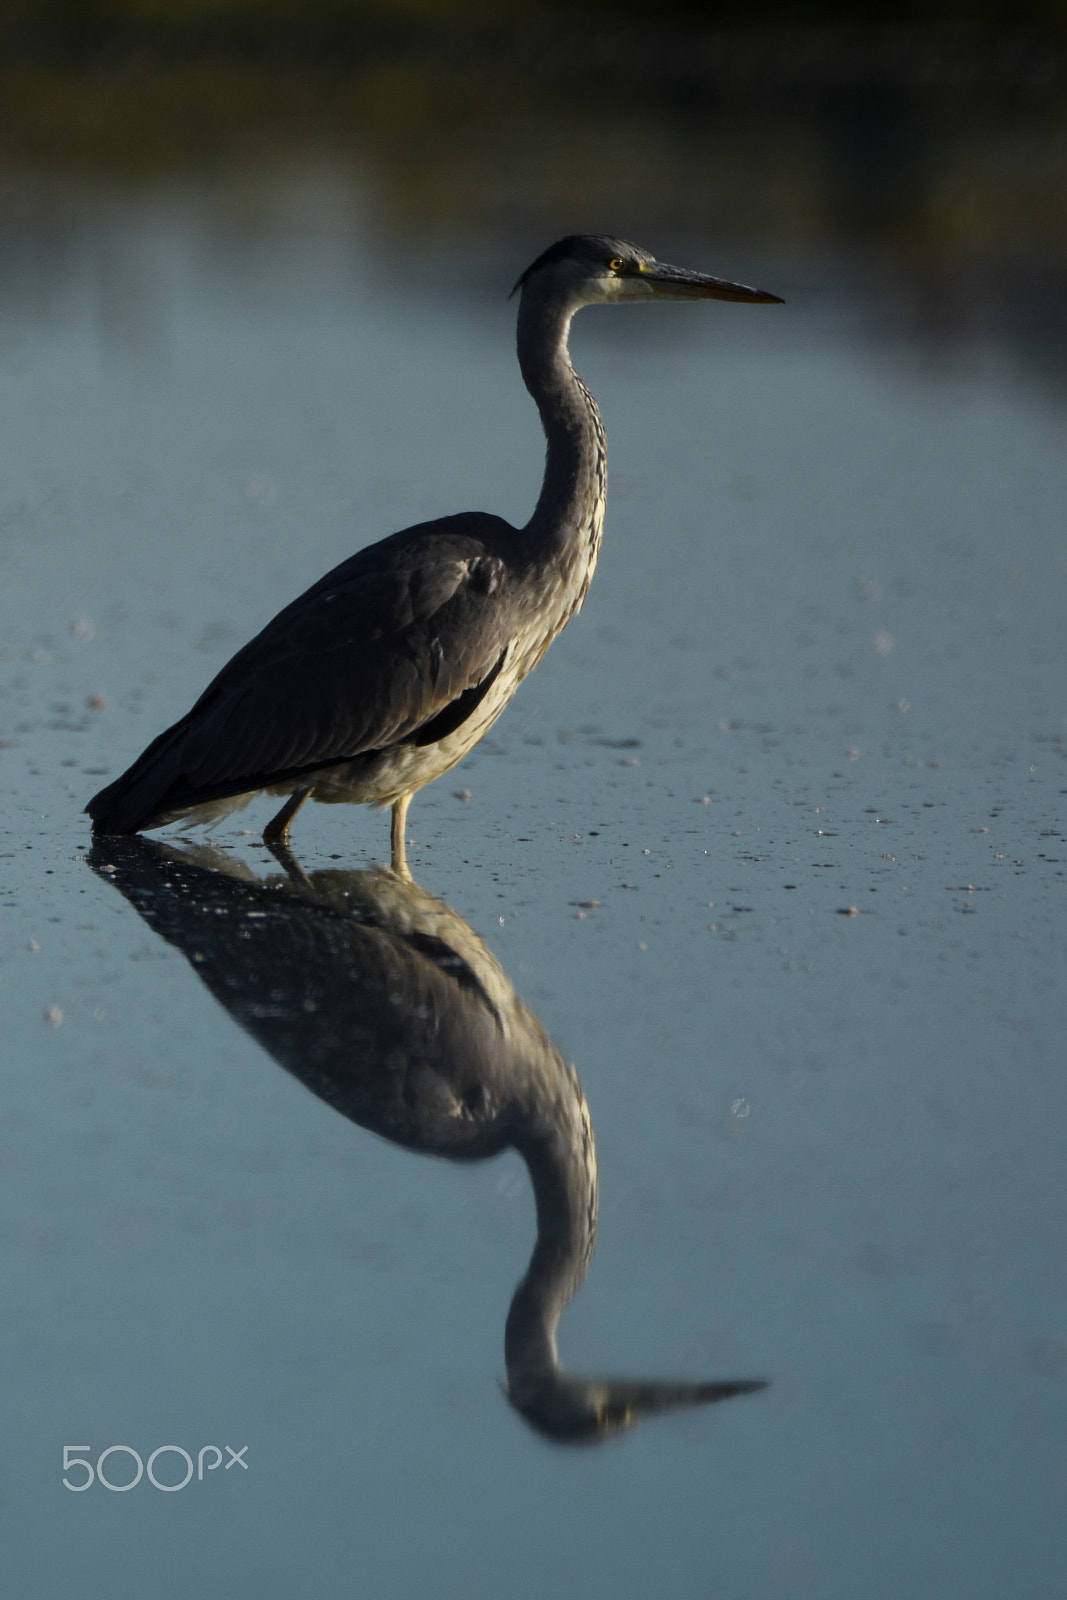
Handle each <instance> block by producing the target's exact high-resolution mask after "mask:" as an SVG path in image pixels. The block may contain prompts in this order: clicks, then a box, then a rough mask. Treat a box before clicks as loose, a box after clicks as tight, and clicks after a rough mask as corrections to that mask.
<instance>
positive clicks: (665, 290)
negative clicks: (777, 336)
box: [638, 261, 785, 306]
mask: <svg viewBox="0 0 1067 1600" xmlns="http://www.w3.org/2000/svg"><path fill="white" fill-rule="evenodd" d="M638 271H639V273H640V275H641V278H642V280H643V282H645V283H647V285H648V287H649V288H650V289H651V290H652V292H653V294H655V295H657V296H659V297H660V298H661V299H663V300H744V301H746V302H747V303H748V304H749V305H757V306H780V305H784V304H785V301H784V300H783V299H782V298H781V296H780V295H777V294H768V293H767V291H766V289H752V288H750V287H749V285H748V284H747V283H730V282H729V281H728V280H727V279H726V278H712V277H710V276H709V274H708V273H706V272H689V271H688V270H687V269H686V268H685V267H672V266H669V265H668V263H667V262H666V261H650V262H649V263H648V264H647V265H646V264H645V263H644V262H642V263H641V264H640V266H639V267H638Z"/></svg>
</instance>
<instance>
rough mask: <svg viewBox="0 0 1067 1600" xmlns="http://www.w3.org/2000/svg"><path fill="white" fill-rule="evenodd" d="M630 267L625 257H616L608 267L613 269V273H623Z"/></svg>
mask: <svg viewBox="0 0 1067 1600" xmlns="http://www.w3.org/2000/svg"><path fill="white" fill-rule="evenodd" d="M629 265H630V263H629V262H628V261H627V260H626V258H625V257H624V256H615V257H614V259H613V260H611V261H609V262H608V266H609V267H610V268H611V270H612V272H622V270H623V269H624V268H625V267H628V266H629Z"/></svg>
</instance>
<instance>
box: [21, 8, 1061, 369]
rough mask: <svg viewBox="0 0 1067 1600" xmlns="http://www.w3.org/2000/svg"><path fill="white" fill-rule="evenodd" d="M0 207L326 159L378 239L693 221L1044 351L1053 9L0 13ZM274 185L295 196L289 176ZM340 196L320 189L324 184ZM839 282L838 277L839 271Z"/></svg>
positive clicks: (1054, 142) (495, 239) (1050, 340)
mask: <svg viewBox="0 0 1067 1600" xmlns="http://www.w3.org/2000/svg"><path fill="white" fill-rule="evenodd" d="M0 10H2V18H0V106H2V112H0V163H2V168H0V183H2V189H0V219H2V225H3V227H4V228H5V230H6V231H7V233H8V235H9V238H8V240H7V242H6V248H7V249H8V250H10V248H11V238H10V235H11V234H12V233H14V234H15V235H16V236H17V233H18V229H19V227H20V224H21V225H23V226H25V225H27V221H28V215H32V214H33V213H35V212H36V213H37V214H38V215H40V212H41V210H42V208H44V209H47V204H48V202H47V200H46V198H45V197H44V195H43V193H42V187H41V184H42V179H48V180H49V181H50V182H51V183H60V182H63V183H65V184H68V185H69V184H72V183H76V182H83V183H84V182H85V181H87V180H90V179H92V180H96V181H98V182H100V181H106V182H109V183H121V184H126V185H136V184H141V185H143V184H147V183H151V184H156V185H158V184H160V183H165V182H176V181H180V180H181V179H183V178H186V179H187V178H188V177H189V176H190V175H191V174H197V175H199V176H201V177H203V176H204V175H205V174H206V173H210V172H213V173H215V174H216V175H218V176H219V177H225V178H226V179H227V180H228V181H229V182H231V183H233V184H235V185H239V184H240V182H241V181H242V179H243V180H244V181H245V183H246V184H248V185H249V192H248V193H247V194H246V195H245V197H244V200H245V205H246V207H249V208H253V209H256V208H258V209H260V210H262V208H264V207H267V208H269V206H270V187H271V186H270V185H269V184H267V185H264V184H263V182H262V181H260V182H259V183H254V182H253V179H254V176H255V175H258V176H259V178H260V180H262V175H263V173H264V172H265V171H273V172H275V173H277V172H278V171H279V169H281V168H285V169H286V170H287V173H288V175H289V176H290V178H291V176H292V174H293V172H294V170H297V169H301V168H303V169H304V170H305V171H308V170H310V169H312V168H313V167H318V168H319V169H321V168H322V167H323V166H324V165H326V164H328V165H329V167H330V170H331V173H332V175H333V180H334V183H335V184H340V185H341V186H342V187H343V188H347V190H348V191H349V192H350V195H351V198H352V203H353V204H354V205H355V206H357V207H358V210H359V214H360V221H361V226H362V228H363V229H364V230H369V231H370V232H372V233H375V234H377V235H379V236H380V237H383V238H388V239H390V240H393V241H397V242H403V241H407V240H412V239H417V240H419V241H420V242H421V243H422V244H423V245H424V246H427V247H429V246H430V245H431V244H432V243H433V242H434V241H442V242H443V241H450V242H452V243H455V242H456V241H457V240H463V241H464V242H466V243H471V242H477V243H479V244H480V245H482V246H492V245H496V244H499V243H500V242H501V241H502V240H507V241H508V242H509V243H510V242H511V241H512V240H513V239H515V238H516V237H521V238H523V239H524V240H529V241H531V242H538V241H542V240H544V239H545V238H547V237H551V236H554V235H558V234H560V233H563V232H566V231H573V230H583V231H588V230H591V229H601V228H603V229H611V230H612V231H617V232H620V233H622V234H623V235H624V236H626V235H631V236H634V237H637V238H639V239H643V238H645V237H646V236H647V237H649V238H653V239H657V238H659V239H662V238H663V237H676V236H678V235H681V234H688V235H692V234H694V233H701V234H703V233H708V232H713V233H715V234H717V235H719V236H725V237H727V238H732V239H736V240H737V241H739V242H740V241H743V242H744V245H745V248H746V250H747V251H748V253H749V255H750V256H751V255H752V253H753V251H755V250H759V249H761V248H762V249H763V250H765V251H773V253H775V255H777V256H779V257H780V256H781V255H782V254H783V253H785V252H792V253H793V254H794V255H795V256H796V257H797V258H798V259H807V260H808V261H809V263H810V262H811V261H812V260H813V259H815V258H818V257H820V256H825V255H826V254H827V253H829V252H835V253H836V252H840V251H841V250H848V251H852V252H856V253H857V254H858V255H859V256H860V257H861V258H863V260H864V261H865V262H866V263H867V265H868V267H869V268H870V269H871V270H880V271H885V272H890V273H892V274H893V275H894V276H895V277H896V278H897V279H898V281H899V284H900V287H901V292H902V294H903V296H904V299H905V304H904V305H897V306H895V308H894V309H895V312H896V313H897V315H899V316H905V315H906V316H907V317H908V318H909V319H910V321H911V323H912V325H913V328H914V331H915V332H916V333H917V335H918V336H921V337H926V338H928V339H930V340H931V341H936V342H937V343H938V344H940V345H947V346H951V344H952V342H953V340H954V339H955V338H961V337H966V334H967V331H968V329H973V326H974V324H976V323H981V324H982V325H983V327H984V328H985V330H986V331H988V330H989V328H990V326H995V327H996V328H997V330H998V333H999V335H1000V336H1001V337H1003V338H1004V339H1005V340H1006V341H1008V342H1010V343H1011V345H1012V346H1013V347H1015V348H1016V349H1017V350H1018V351H1019V352H1020V354H1021V355H1022V356H1023V357H1024V358H1025V359H1027V360H1028V361H1032V362H1033V363H1034V364H1035V366H1038V367H1040V368H1044V369H1046V370H1049V369H1052V368H1054V367H1056V365H1057V364H1058V362H1059V361H1060V359H1061V358H1062V355H1063V343H1064V311H1063V305H1064V297H1063V295H1062V293H1059V292H1057V290H1058V288H1062V282H1063V270H1064V259H1065V254H1067V5H1065V4H1064V0H1025V3H1012V4H1009V3H1007V0H977V3H975V0H971V3H966V0H933V3H923V0H914V3H912V4H899V3H890V0H883V3H881V4H876V5H868V6H865V7H863V8H861V9H860V10H859V11H857V8H856V7H854V6H851V5H846V4H843V3H838V4H819V3H817V0H811V3H800V4H787V3H779V4H775V3H773V0H772V3H771V4H769V5H761V6H760V7H759V8H757V10H756V12H755V13H753V14H751V15H746V16H745V17H744V19H743V20H742V19H741V18H740V16H739V13H738V10H737V8H736V7H733V6H729V5H721V4H715V3H705V4H697V3H693V0H689V3H687V0H663V3H660V4H657V5H656V6H655V7H650V6H648V5H643V4H639V3H638V0H615V3H613V4H612V5H611V6H605V5H603V4H599V3H597V0H507V3H494V0H5V3H4V5H3V7H2V8H0ZM287 192H291V190H288V191H287ZM335 193H336V190H335ZM850 271H851V273H852V274H853V275H854V274H855V272H856V271H857V264H856V263H853V264H852V265H851V268H850Z"/></svg>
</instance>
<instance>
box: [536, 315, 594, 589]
mask: <svg viewBox="0 0 1067 1600" xmlns="http://www.w3.org/2000/svg"><path fill="white" fill-rule="evenodd" d="M576 309H577V307H575V306H573V305H563V304H560V303H559V302H558V301H557V302H552V301H550V300H546V299H544V298H543V297H541V296H540V295H538V294H537V293H536V291H534V290H531V289H530V288H526V289H524V291H523V297H522V301H521V303H520V305H519V331H518V351H519V367H520V369H521V371H522V377H523V382H524V383H525V384H526V387H527V389H528V390H529V391H530V393H531V395H532V396H533V398H534V400H535V401H536V403H537V409H538V411H539V412H540V414H541V424H542V426H543V428H544V430H545V438H546V439H547V441H548V450H547V455H546V458H545V477H544V482H543V484H542V486H541V495H540V498H539V499H538V502H537V506H536V508H535V510H534V514H533V516H532V517H531V518H530V521H529V522H528V523H527V525H526V528H525V530H524V531H525V533H526V535H527V537H528V539H529V540H530V541H531V542H532V544H533V546H534V548H535V550H536V551H537V553H538V554H539V555H544V556H560V555H564V556H565V555H568V554H578V553H580V552H586V553H588V555H589V556H590V558H591V561H592V562H595V560H596V554H597V550H598V548H599V544H600V531H601V527H602V525H603V520H604V504H605V498H606V494H607V442H606V439H605V436H604V427H603V424H602V423H601V420H600V412H599V411H598V410H597V406H596V401H595V400H594V399H593V396H592V395H591V394H590V393H589V390H588V389H587V388H586V387H585V384H584V383H583V382H582V380H581V379H580V378H579V376H578V374H577V373H576V372H575V370H574V367H573V366H572V365H571V358H570V352H569V350H568V348H567V338H568V335H569V333H570V324H571V318H572V316H573V315H574V312H575V310H576ZM589 575H590V576H591V568H590V573H589Z"/></svg>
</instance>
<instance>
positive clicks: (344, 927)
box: [89, 838, 764, 1442]
mask: <svg viewBox="0 0 1067 1600" xmlns="http://www.w3.org/2000/svg"><path fill="white" fill-rule="evenodd" d="M282 859H283V862H284V864H285V865H286V875H285V876H281V875H277V876H274V877H271V878H268V879H266V880H263V879H260V878H258V877H257V876H256V875H255V874H254V873H253V872H252V870H251V869H250V868H249V867H248V866H247V865H246V864H245V863H243V862H239V861H236V860H234V859H233V858H231V857H229V856H225V855H223V854H222V853H221V852H219V851H216V850H213V849H211V848H209V847H199V848H186V849H184V850H180V851H179V850H177V849H175V848H173V847H169V846H165V845H162V844H158V843H156V842H155V841H152V840H145V839H140V838H107V839H104V840H101V841H100V842H98V843H97V844H95V845H94V847H93V850H92V853H91V855H90V857H89V862H90V865H91V866H92V868H93V870H94V871H95V872H97V873H98V874H100V875H101V876H102V877H104V878H106V879H107V880H108V881H109V882H111V883H113V884H114V886H115V887H116V888H117V889H119V890H120V891H121V893H122V894H123V895H125V897H126V898H127V900H129V901H130V903H131V904H132V905H133V906H134V907H135V908H136V909H137V911H139V912H140V914H141V916H142V917H143V918H144V920H145V921H146V922H147V923H148V924H149V926H150V927H151V928H152V929H153V930H154V931H155V932H156V933H158V934H159V935H160V936H161V937H162V938H164V939H166V940H167V941H168V942H169V943H170V944H173V945H175V946H176V947H177V948H178V949H179V950H181V952H182V953H183V954H184V955H185V956H186V957H187V958H188V959H189V961H190V962H191V963H192V964H193V966H194V969H195V971H196V972H197V973H198V975H199V976H200V978H202V979H203V981H204V983H205V984H206V985H207V987H208V988H209V989H210V990H211V993H212V994H213V995H214V996H215V998H216V999H217V1000H219V1001H220V1002H221V1004H222V1005H224V1006H225V1008H226V1010H227V1011H228V1012H229V1013H230V1014H231V1016H232V1017H233V1018H234V1019H235V1020H236V1021H237V1022H239V1023H240V1024H241V1026H242V1027H243V1028H245V1029H247V1031H248V1032H249V1033H250V1034H252V1036H253V1037H254V1038H255V1039H256V1041H257V1042H258V1043H259V1044H261V1045H262V1046H263V1048H264V1049H265V1050H266V1051H267V1052H268V1053H269V1054H270V1055H271V1056H273V1057H274V1059H275V1061H277V1062H278V1063H279V1065H281V1066H283V1067H285V1068H286V1070H287V1071H289V1072H291V1073H293V1074H294V1075H295V1076H296V1077H297V1078H299V1079H300V1081H301V1082H302V1083H304V1084H306V1085H307V1087H308V1088H309V1089H310V1090H312V1092H313V1093H314V1094H316V1095H318V1096H319V1098H320V1099H322V1100H325V1101H326V1102H327V1103H328V1104H329V1105H331V1106H333V1107H334V1108H335V1110H337V1111H340V1112H341V1113H342V1114H343V1115H344V1116H346V1117H349V1118H350V1119H351V1120H352V1121H353V1122H356V1123H358V1124H359V1125H360V1126H361V1127H363V1128H367V1129H369V1130H371V1131H372V1132H373V1133H377V1134H380V1135H381V1136H382V1137H383V1138H386V1139H390V1140H392V1141H393V1142H394V1143H395V1144H399V1145H403V1146H404V1147H405V1148H407V1149H409V1150H415V1151H421V1152H424V1153H426V1154H431V1155H438V1156H446V1157H448V1158H450V1159H452V1160H459V1161H474V1160H480V1159H483V1158H485V1157H488V1156H493V1155H497V1154H498V1153H499V1152H501V1151H503V1150H505V1149H507V1148H508V1147H509V1146H510V1147H513V1148H514V1149H516V1150H517V1151H518V1153H519V1154H520V1156H521V1157H522V1159H523V1161H524V1162H525V1164H526V1166H527V1169H528V1171H529V1174H530V1179H531V1182H532V1185H533V1191H534V1198H535V1202H536V1210H537V1241H536V1244H535V1246H534V1250H533V1254H532V1256H531V1258H530V1263H529V1266H528V1268H527V1271H526V1274H525V1276H524V1277H523V1279H522V1281H521V1283H520V1284H519V1286H518V1288H517V1289H516V1291H515V1294H514V1297H513V1299H512V1302H511V1308H510V1310H509V1312H508V1318H507V1325H506V1332H505V1346H504V1347H505V1360H506V1365H507V1380H508V1381H507V1391H506V1393H507V1397H508V1399H509V1401H510V1402H511V1404H512V1405H513V1406H514V1408H515V1409H516V1410H517V1411H518V1412H519V1413H520V1414H521V1415H522V1416H523V1417H524V1418H525V1419H526V1420H527V1422H529V1423H530V1424H531V1425H532V1426H533V1427H534V1428H536V1429H537V1430H538V1431H539V1432H541V1433H542V1434H545V1435H547V1436H548V1437H550V1438H552V1439H556V1440H561V1441H571V1442H581V1441H595V1440H599V1439H603V1438H606V1437H608V1436H610V1435H611V1434H614V1433H619V1432H621V1431H622V1430H624V1429H626V1428H629V1427H633V1426H634V1425H635V1424H636V1423H637V1422H638V1421H639V1420H640V1419H641V1417H643V1416H645V1415H647V1414H649V1413H652V1412H657V1411H668V1410H673V1409H679V1408H683V1407H688V1406H695V1405H702V1404H708V1403H711V1402H713V1401H716V1400H725V1399H729V1398H730V1397H731V1396H733V1395H738V1394H746V1393H750V1392H752V1391H753V1390H756V1389H760V1388H763V1387H764V1385H763V1383H762V1382H760V1381H757V1380H746V1379H741V1380H728V1381H724V1382H715V1383H671V1382H662V1381H655V1380H647V1381H646V1380H640V1379H621V1378H609V1377H581V1376H578V1375H576V1374H573V1373H568V1372H566V1371H565V1370H564V1368H563V1367H562V1366H561V1365H560V1361H559V1357H558V1354H557V1350H556V1328H557V1325H558V1323H559V1319H560V1315H561V1313H562V1311H563V1308H564V1306H565V1305H566V1304H567V1302H568V1300H569V1299H570V1298H571V1296H572V1295H573V1294H574V1293H575V1291H576V1290H577V1289H578V1288H579V1287H580V1285H581V1284H582V1282H583V1280H584V1279H585V1276H586V1273H587V1272H588V1270H589V1264H590V1261H591V1259H592V1255H593V1251H594V1248H595V1244H596V1230H597V1164H596V1149H595V1144H594V1140H593V1127H592V1122H591V1120H590V1116H589V1108H588V1106H587V1104H586V1101H585V1096H584V1095H583V1093H582V1088H581V1084H580V1083H579V1081H578V1076H577V1073H576V1072H575V1070H574V1068H573V1067H572V1066H570V1065H569V1064H568V1063H567V1062H566V1061H565V1060H564V1058H563V1056H562V1055H561V1054H560V1052H559V1050H557V1048H556V1047H555V1045H554V1044H553V1043H552V1041H551V1040H550V1039H549V1037H548V1035H547V1034H546V1033H545V1031H544V1029H543V1028H542V1026H541V1024H540V1023H539V1022H538V1020H537V1018H536V1017H535V1016H534V1014H533V1012H532V1011H530V1010H529V1008H528V1007H527V1006H525V1005H524V1004H523V1002H522V1001H521V1000H520V999H519V997H518V995H517V994H516V993H515V991H514V989H513V988H512V986H511V984H510V983H509V981H508V979H507V977H506V976H505V974H504V972H503V970H502V969H501V967H500V965H499V964H498V962H497V961H496V960H495V959H494V957H493V956H492V955H491V954H490V952H489V951H488V950H487V949H486V947H485V945H484V944H483V943H482V941H481V939H479V938H478V936H477V934H476V933H475V932H474V931H473V929H472V928H471V927H470V926H469V925H468V924H467V923H466V922H464V920H463V918H462V917H460V916H459V915H458V914H457V913H456V912H455V911H453V910H452V909H451V907H449V906H447V905H446V904H445V903H444V902H443V901H441V900H438V899H436V898H435V897H434V896H432V895H430V894H428V893H426V891H425V890H423V889H420V888H419V887H418V886H417V885H416V884H414V883H412V882H411V881H410V880H403V879H401V878H399V877H398V876H396V875H395V874H394V873H392V872H389V871H386V870H384V869H382V870H378V871H366V872H354V871H322V872H315V873H312V874H311V875H307V874H305V873H304V872H303V871H302V870H301V869H300V868H299V867H298V866H297V865H296V863H295V862H294V861H293V860H292V858H291V857H284V858H282Z"/></svg>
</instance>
